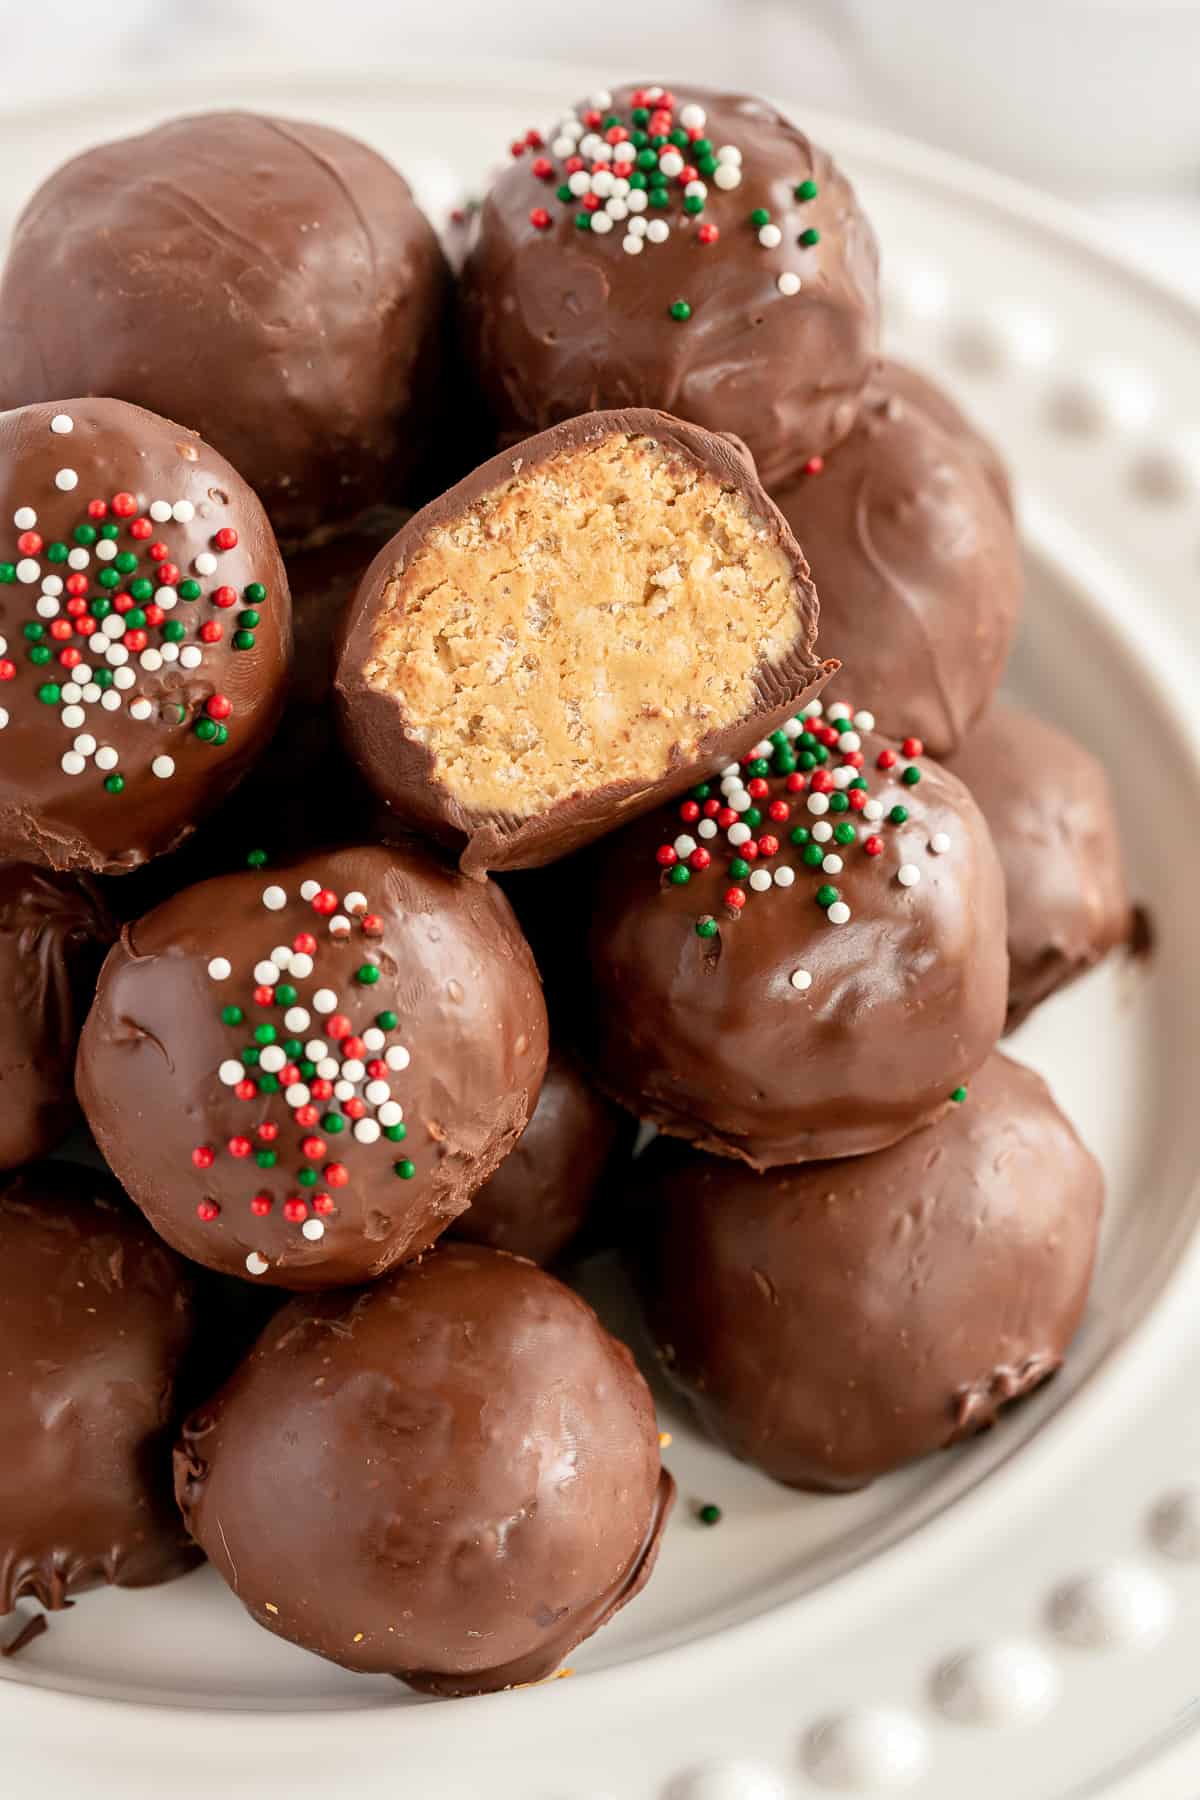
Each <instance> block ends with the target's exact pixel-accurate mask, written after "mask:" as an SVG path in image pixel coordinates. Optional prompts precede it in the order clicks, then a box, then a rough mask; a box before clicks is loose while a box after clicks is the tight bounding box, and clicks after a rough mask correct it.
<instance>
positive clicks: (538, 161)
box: [533, 156, 554, 181]
mask: <svg viewBox="0 0 1200 1800" xmlns="http://www.w3.org/2000/svg"><path fill="white" fill-rule="evenodd" d="M533 172H534V174H535V175H536V176H537V178H538V180H539V181H549V179H550V177H551V176H552V175H553V173H554V164H553V163H552V162H551V161H550V159H549V157H547V156H537V157H535V158H534V161H533Z"/></svg>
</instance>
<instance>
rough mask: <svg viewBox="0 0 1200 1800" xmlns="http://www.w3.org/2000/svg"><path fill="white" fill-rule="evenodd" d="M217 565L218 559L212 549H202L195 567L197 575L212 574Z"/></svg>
mask: <svg viewBox="0 0 1200 1800" xmlns="http://www.w3.org/2000/svg"><path fill="white" fill-rule="evenodd" d="M216 566H217V559H216V557H215V556H214V555H213V553H212V551H211V550H202V551H201V552H200V554H199V556H198V557H197V558H196V560H195V563H194V564H193V567H194V568H195V571H196V573H197V575H211V574H212V573H213V572H214V570H215V569H216Z"/></svg>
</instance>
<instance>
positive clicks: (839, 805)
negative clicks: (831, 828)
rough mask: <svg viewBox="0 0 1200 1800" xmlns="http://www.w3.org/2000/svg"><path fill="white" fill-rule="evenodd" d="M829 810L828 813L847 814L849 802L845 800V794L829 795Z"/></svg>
mask: <svg viewBox="0 0 1200 1800" xmlns="http://www.w3.org/2000/svg"><path fill="white" fill-rule="evenodd" d="M829 810H830V812H849V811H850V802H849V801H848V800H847V798H846V796H845V794H830V796H829Z"/></svg>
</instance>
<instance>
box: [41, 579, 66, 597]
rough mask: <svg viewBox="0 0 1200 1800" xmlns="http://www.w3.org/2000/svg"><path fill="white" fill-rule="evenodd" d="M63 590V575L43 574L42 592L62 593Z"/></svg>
mask: <svg viewBox="0 0 1200 1800" xmlns="http://www.w3.org/2000/svg"><path fill="white" fill-rule="evenodd" d="M62 591H63V584H62V576H61V575H43V576H42V592H43V594H61V593H62Z"/></svg>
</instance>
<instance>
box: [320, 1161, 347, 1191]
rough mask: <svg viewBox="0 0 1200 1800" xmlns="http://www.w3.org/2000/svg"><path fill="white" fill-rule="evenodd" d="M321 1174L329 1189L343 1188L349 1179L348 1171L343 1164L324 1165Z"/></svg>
mask: <svg viewBox="0 0 1200 1800" xmlns="http://www.w3.org/2000/svg"><path fill="white" fill-rule="evenodd" d="M321 1173H322V1174H323V1175H324V1177H325V1179H326V1181H327V1182H328V1183H329V1185H330V1187H345V1185H346V1183H347V1182H348V1181H349V1179H350V1171H349V1169H347V1167H346V1165H345V1163H326V1164H325V1167H324V1168H323V1169H322V1171H321Z"/></svg>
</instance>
